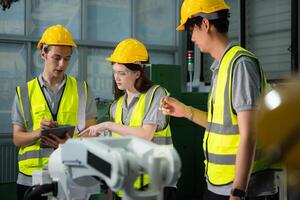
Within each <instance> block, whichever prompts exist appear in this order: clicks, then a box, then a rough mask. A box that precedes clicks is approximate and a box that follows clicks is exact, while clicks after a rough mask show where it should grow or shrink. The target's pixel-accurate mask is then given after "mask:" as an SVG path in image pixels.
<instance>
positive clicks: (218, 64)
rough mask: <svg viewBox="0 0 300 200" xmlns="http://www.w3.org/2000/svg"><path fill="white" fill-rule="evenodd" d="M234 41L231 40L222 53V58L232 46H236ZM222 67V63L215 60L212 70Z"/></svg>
mask: <svg viewBox="0 0 300 200" xmlns="http://www.w3.org/2000/svg"><path fill="white" fill-rule="evenodd" d="M234 45H235V44H234V42H230V43H229V44H228V45H227V47H226V48H225V50H224V52H223V54H222V58H223V57H224V55H225V53H226V52H227V51H228V49H230V48H231V47H232V46H234ZM219 68H220V63H219V61H218V60H214V62H213V63H212V65H211V67H210V70H211V71H212V72H214V71H216V70H218V69H219Z"/></svg>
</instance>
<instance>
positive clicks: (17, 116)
mask: <svg viewBox="0 0 300 200" xmlns="http://www.w3.org/2000/svg"><path fill="white" fill-rule="evenodd" d="M37 47H38V48H39V49H40V50H41V57H42V59H43V60H44V70H43V72H42V74H40V75H39V76H38V77H37V78H34V79H33V80H31V81H28V82H27V84H25V85H23V86H18V87H17V90H16V96H15V99H14V102H13V106H12V124H13V142H14V144H15V145H16V146H17V147H19V155H18V166H19V174H18V180H17V195H18V199H20V200H21V199H24V194H25V192H26V190H27V189H28V188H29V187H30V186H31V185H32V172H33V171H34V170H40V169H42V168H43V167H44V165H45V164H47V162H48V158H49V156H50V154H51V153H52V152H53V151H54V149H56V148H57V147H58V145H59V144H62V143H64V142H65V141H66V140H67V139H68V138H69V136H68V135H67V136H66V137H65V138H60V137H57V136H56V135H54V134H50V135H49V136H41V131H42V130H44V129H47V128H53V127H57V126H59V125H65V124H68V125H73V126H75V127H76V130H75V134H74V135H73V137H77V135H78V134H77V133H78V132H79V131H81V130H83V129H84V128H85V127H89V126H91V125H94V124H96V116H97V109H96V103H95V101H94V100H93V97H92V94H91V91H90V90H89V89H88V87H87V83H86V82H85V81H79V80H76V78H74V77H72V76H69V75H66V74H65V71H66V69H67V67H68V64H69V61H70V59H71V55H72V50H73V47H76V44H75V43H74V41H73V38H72V35H71V33H70V32H69V31H68V30H67V29H66V28H65V27H63V26H62V25H59V24H58V25H54V26H51V27H49V28H48V29H46V31H45V32H44V33H43V36H42V38H41V40H40V41H39V43H38V46H37ZM41 143H44V144H46V145H47V146H48V148H43V147H41V145H40V144H41Z"/></svg>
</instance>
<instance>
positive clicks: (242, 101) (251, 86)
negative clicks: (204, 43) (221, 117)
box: [207, 43, 277, 196]
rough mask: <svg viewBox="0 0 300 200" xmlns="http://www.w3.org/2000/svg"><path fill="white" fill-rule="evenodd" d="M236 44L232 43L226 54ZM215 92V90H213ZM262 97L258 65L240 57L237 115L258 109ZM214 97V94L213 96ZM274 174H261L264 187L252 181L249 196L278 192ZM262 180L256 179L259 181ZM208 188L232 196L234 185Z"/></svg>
mask: <svg viewBox="0 0 300 200" xmlns="http://www.w3.org/2000/svg"><path fill="white" fill-rule="evenodd" d="M233 45H234V44H233V43H230V44H229V45H228V46H227V47H226V49H225V51H224V53H223V56H224V54H225V52H226V51H227V50H228V49H229V48H230V47H232V46H233ZM219 64H220V63H219V62H218V61H217V60H215V61H214V62H213V64H212V65H211V70H212V73H213V74H212V87H213V88H215V87H216V81H217V78H218V73H219V67H220V66H219ZM213 91H215V90H213ZM259 95H260V72H259V67H258V66H257V63H256V62H255V61H254V60H252V59H250V58H248V57H240V58H239V59H237V61H236V63H235V67H234V70H233V79H232V106H233V109H234V112H235V113H238V112H241V111H247V110H253V109H256V107H257V100H258V98H259ZM213 97H214V94H213ZM273 174H274V173H272V172H268V171H266V172H260V174H258V175H259V177H264V179H263V180H264V185H257V184H253V183H254V182H256V181H255V180H250V183H249V190H248V195H250V196H260V195H271V194H275V193H276V192H277V187H276V184H277V182H276V177H275V175H273ZM258 179H260V178H256V180H258ZM207 187H208V189H209V190H210V191H212V192H214V193H216V194H220V195H227V196H228V195H230V190H231V188H232V184H228V185H224V186H215V185H212V184H211V183H209V182H208V181H207Z"/></svg>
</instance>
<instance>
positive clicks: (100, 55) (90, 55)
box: [87, 48, 113, 100]
mask: <svg viewBox="0 0 300 200" xmlns="http://www.w3.org/2000/svg"><path fill="white" fill-rule="evenodd" d="M111 53H112V51H111V50H107V49H96V48H89V49H88V51H87V82H88V84H89V87H91V88H93V93H94V96H96V97H98V98H100V99H103V100H104V99H105V100H107V99H113V93H112V88H113V87H112V67H111V63H110V62H107V61H106V60H105V58H107V57H108V56H109V55H110V54H111Z"/></svg>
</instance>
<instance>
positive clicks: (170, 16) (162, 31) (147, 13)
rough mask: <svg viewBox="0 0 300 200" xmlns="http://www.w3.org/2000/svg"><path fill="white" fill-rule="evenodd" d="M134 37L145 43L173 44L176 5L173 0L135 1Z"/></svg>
mask: <svg viewBox="0 0 300 200" xmlns="http://www.w3.org/2000/svg"><path fill="white" fill-rule="evenodd" d="M135 2H136V5H135V19H136V27H135V28H136V37H137V38H138V39H140V40H142V41H144V42H145V43H147V44H156V45H161V44H164V45H173V46H174V45H175V33H176V32H175V31H174V30H175V28H176V24H177V22H176V18H175V16H176V15H174V11H175V10H176V5H175V4H174V1H173V0H164V1H161V0H151V1H149V0H138V1H135Z"/></svg>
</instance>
